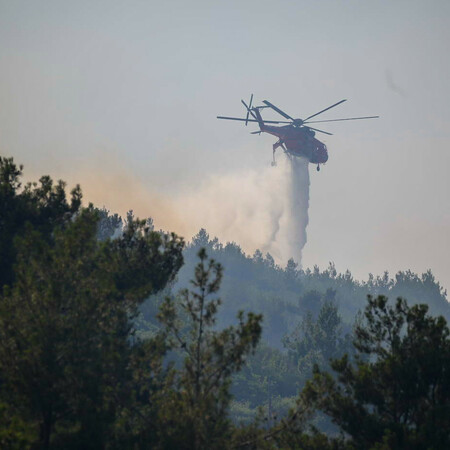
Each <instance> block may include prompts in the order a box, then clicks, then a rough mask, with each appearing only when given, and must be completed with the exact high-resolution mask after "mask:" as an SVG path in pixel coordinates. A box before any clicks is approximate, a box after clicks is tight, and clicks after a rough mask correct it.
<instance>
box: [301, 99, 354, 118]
mask: <svg viewBox="0 0 450 450" xmlns="http://www.w3.org/2000/svg"><path fill="white" fill-rule="evenodd" d="M346 101H347V99H344V100H341V101H340V102H337V103H335V104H334V105H331V106H329V107H328V108H325V109H322V111H319V112H317V113H315V114H313V115H312V116H309V117H307V118H306V119H303V122H305V121H307V120H308V119H311V118H313V117H316V116H318V115H319V114H322V113H323V112H325V111H328V110H329V109H331V108H334V107H335V106H337V105H340V104H341V103H344V102H346Z"/></svg>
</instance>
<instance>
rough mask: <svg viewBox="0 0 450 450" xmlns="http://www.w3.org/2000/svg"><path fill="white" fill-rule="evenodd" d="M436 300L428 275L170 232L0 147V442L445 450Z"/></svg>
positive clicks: (449, 373)
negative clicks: (312, 261)
mask: <svg viewBox="0 0 450 450" xmlns="http://www.w3.org/2000/svg"><path fill="white" fill-rule="evenodd" d="M405 299H407V300H405ZM449 308H450V307H449V304H448V302H447V298H446V292H444V291H443V289H442V288H441V286H440V285H439V283H438V282H437V281H436V280H435V279H434V277H433V275H432V273H431V272H430V271H428V272H426V273H425V274H422V275H420V276H419V275H416V274H414V273H412V272H410V271H406V272H399V273H397V274H396V275H395V276H394V277H390V276H389V274H387V273H385V274H383V275H382V276H372V275H371V276H369V279H368V280H367V281H357V280H355V279H354V278H353V277H352V275H351V273H350V272H349V271H347V272H346V273H344V274H338V273H337V272H336V270H335V268H334V266H333V264H332V263H330V265H329V267H328V268H327V269H325V270H320V269H319V268H317V267H314V268H313V270H309V269H305V270H300V269H299V268H298V267H297V266H296V264H295V263H294V262H293V261H292V260H291V261H289V263H288V264H287V266H286V267H285V268H280V267H278V266H277V265H276V264H275V263H274V260H273V258H272V257H271V256H270V255H268V254H267V255H262V254H261V252H259V251H256V252H255V254H254V255H252V256H249V255H245V254H244V252H243V251H242V250H241V248H240V247H239V246H238V245H237V244H235V243H227V244H222V243H220V242H219V240H218V239H216V238H213V239H211V238H210V237H209V235H208V233H207V232H206V231H205V230H203V229H202V230H200V232H199V233H198V234H197V235H196V236H195V237H194V238H193V239H192V241H191V242H189V243H187V244H186V243H185V241H184V240H183V239H182V238H180V237H178V236H176V235H175V234H173V233H167V232H163V231H157V230H155V229H154V226H153V222H152V220H151V219H146V220H139V219H137V218H135V217H134V216H133V214H132V212H130V213H129V214H128V215H127V217H126V218H120V217H119V216H117V215H115V214H110V213H109V212H108V211H106V210H104V209H99V208H97V207H95V206H94V205H87V206H83V204H82V191H81V188H80V187H78V186H77V187H75V188H74V189H72V191H71V192H70V195H69V196H68V195H67V192H66V186H65V184H64V183H63V182H62V181H59V182H56V183H55V182H54V181H53V180H52V179H51V178H50V177H48V176H43V177H42V178H41V179H40V180H39V182H36V183H28V184H25V185H23V184H22V167H19V166H17V165H16V164H15V163H14V161H13V160H12V159H10V158H3V157H1V158H0V447H1V448H5V449H22V448H30V449H78V448H85V449H90V448H92V449H103V448H104V449H124V448H126V449H128V448H132V449H147V448H167V449H170V448H180V449H182V448H186V449H191V448H192V449H213V448H217V449H222V448H258V449H259V448H317V449H319V448H321V449H322V448H330V449H331V448H334V449H336V448H348V449H350V448H352V449H353V448H405V449H406V448H408V449H410V448H448V447H449V446H450V431H449V430H450V381H449V380H450V331H449V328H448V324H447V321H448V320H449V319H450V309H449Z"/></svg>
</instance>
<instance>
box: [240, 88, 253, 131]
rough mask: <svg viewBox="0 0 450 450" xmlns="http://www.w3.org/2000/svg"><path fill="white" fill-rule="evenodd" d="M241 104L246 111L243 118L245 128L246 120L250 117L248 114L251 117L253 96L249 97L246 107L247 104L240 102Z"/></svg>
mask: <svg viewBox="0 0 450 450" xmlns="http://www.w3.org/2000/svg"><path fill="white" fill-rule="evenodd" d="M241 102H242V104H243V105H244V106H245V108H246V109H247V116H246V117H245V126H247V124H248V118H249V116H250V114H251V115H252V117H254V116H253V113H252V102H253V94H252V95H251V97H250V103H249V104H248V105H247V103H245V102H244V100H241Z"/></svg>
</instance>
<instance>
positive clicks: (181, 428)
mask: <svg viewBox="0 0 450 450" xmlns="http://www.w3.org/2000/svg"><path fill="white" fill-rule="evenodd" d="M198 257H199V259H200V261H199V263H198V264H197V266H196V269H195V277H194V279H193V280H192V281H191V285H192V288H191V289H190V290H187V289H186V290H183V291H182V292H181V293H180V297H179V299H178V300H179V301H177V300H174V299H171V298H167V299H166V301H165V303H164V304H163V305H162V307H161V312H160V315H159V319H160V321H161V322H162V324H163V326H164V333H165V334H166V335H167V336H168V338H169V339H171V342H172V348H174V349H177V350H178V351H179V352H181V354H182V355H183V358H184V360H183V363H182V367H181V368H180V369H178V370H174V387H175V389H174V390H173V391H172V393H171V398H170V399H168V401H166V403H165V405H164V409H163V410H162V411H161V416H160V419H161V420H162V423H161V426H162V429H163V430H165V431H164V434H165V442H164V445H163V446H164V448H179V449H183V448H185V449H223V448H228V447H229V444H230V439H231V432H232V426H231V422H230V420H229V418H228V409H229V404H230V400H231V396H230V393H229V389H230V384H231V377H232V375H233V374H234V373H235V372H238V371H239V370H240V369H241V367H242V365H243V364H244V363H245V360H246V357H247V355H248V354H249V353H250V352H252V351H253V350H254V349H255V347H256V345H257V343H258V341H259V338H260V336H261V321H262V316H260V315H255V314H252V313H248V314H247V317H244V314H243V313H242V312H239V313H238V324H237V326H229V327H227V328H225V329H222V330H220V331H216V330H215V329H214V325H215V323H216V316H217V309H218V307H219V306H220V303H221V301H220V299H219V298H217V297H216V296H215V294H217V292H218V290H219V288H220V282H221V279H222V266H221V265H220V264H218V263H216V262H215V261H214V260H212V259H209V258H208V257H207V255H206V252H205V250H204V249H202V250H200V252H199V253H198Z"/></svg>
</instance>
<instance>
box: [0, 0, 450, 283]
mask: <svg viewBox="0 0 450 450" xmlns="http://www.w3.org/2000/svg"><path fill="white" fill-rule="evenodd" d="M449 43H450V2H449V1H448V0H447V1H445V0H443V1H411V0H409V1H393V0H389V1H387V0H386V1H370V2H362V1H360V0H358V1H356V0H354V1H336V0H334V1H327V0H321V1H315V2H312V1H301V0H295V1H283V0H282V1H277V2H275V1H273V0H271V1H265V0H259V1H242V0H241V1H227V2H216V1H211V0H208V1H199V0H196V1H195V0H194V1H190V2H186V1H167V2H161V1H127V2H125V1H122V2H119V1H112V0H108V1H72V2H67V1H66V2H64V1H30V0H28V1H17V0H15V1H11V0H8V1H4V0H0V153H1V154H2V155H5V156H6V155H10V156H14V157H15V159H16V160H17V161H18V162H22V163H24V164H25V173H26V174H27V177H28V178H31V177H37V176H38V175H41V174H43V173H50V174H51V175H53V176H55V177H57V178H63V179H65V180H68V181H69V182H70V183H71V184H74V183H76V182H81V183H82V186H84V191H85V193H86V197H87V198H88V199H92V200H95V201H96V203H97V204H99V205H100V206H101V205H105V206H107V207H108V208H110V209H113V210H118V211H119V212H122V213H123V211H124V209H135V210H136V212H138V213H139V214H140V215H141V216H142V215H152V216H154V217H155V220H156V223H157V225H158V224H159V225H160V226H164V227H170V228H172V229H174V230H175V231H179V232H181V233H182V234H183V233H184V234H186V237H188V238H189V237H190V236H188V235H187V234H189V233H190V232H194V231H192V230H195V228H196V227H197V226H198V225H199V224H203V225H204V226H206V227H207V228H209V229H210V230H211V233H212V234H220V233H221V231H223V233H222V236H219V237H222V238H223V239H233V240H235V241H237V242H238V243H240V244H241V245H242V246H243V247H244V248H245V249H247V250H249V251H253V250H254V249H252V246H256V245H257V244H258V239H257V238H256V237H255V235H257V233H258V232H259V231H260V230H259V229H257V228H258V225H259V224H261V229H262V228H264V227H263V225H264V223H265V221H266V220H268V213H267V211H266V210H270V208H272V209H273V208H275V207H276V204H277V199H278V198H279V197H280V196H282V195H283V190H282V189H281V188H280V189H278V188H277V186H279V185H280V184H277V183H281V184H282V180H280V178H282V176H281V174H282V171H281V169H279V168H275V169H272V168H270V166H269V165H270V160H271V148H272V147H271V145H272V143H273V142H274V138H273V137H270V136H261V137H258V136H252V135H250V134H249V131H252V130H253V128H250V127H248V128H245V127H244V126H242V125H241V124H239V123H233V122H225V121H219V120H217V119H216V118H215V117H216V115H218V114H222V115H239V114H243V108H242V106H241V104H240V99H241V98H245V99H248V98H249V96H250V94H251V93H254V94H255V100H257V101H258V102H260V101H262V100H263V99H268V100H270V101H272V102H273V103H275V104H276V105H278V106H280V107H281V108H282V109H284V110H285V111H286V112H288V113H289V114H291V115H293V116H296V117H305V116H307V115H310V114H312V113H314V112H316V111H318V110H320V109H323V108H324V107H326V106H328V105H330V104H332V103H335V102H337V101H338V100H341V99H343V98H347V99H348V102H347V103H345V104H343V105H341V106H339V107H337V108H336V109H335V110H332V111H329V112H327V113H325V114H324V115H323V116H321V118H323V119H326V118H335V117H346V116H354V115H373V114H379V115H380V116H382V117H381V119H379V120H368V121H359V122H343V123H336V124H327V126H326V127H325V125H323V126H322V128H324V129H325V130H328V131H330V132H332V133H335V134H334V136H325V138H324V139H323V141H324V142H325V143H326V144H327V146H328V150H329V155H330V158H329V162H328V163H327V164H326V166H325V167H324V168H323V170H322V171H321V172H320V173H317V172H316V171H315V170H314V167H313V166H311V167H310V169H311V191H310V209H309V226H308V242H307V244H306V246H305V249H304V255H303V264H304V266H312V265H314V264H318V265H319V266H321V267H322V268H323V267H325V266H326V265H327V264H328V261H334V262H335V263H336V266H337V269H338V270H341V271H343V270H345V269H347V268H349V269H350V270H351V271H352V272H353V273H354V274H355V275H356V276H357V277H359V278H366V277H367V274H368V273H369V272H373V273H375V274H380V273H381V272H382V271H383V270H384V269H388V270H390V271H391V272H392V273H395V272H396V271H397V270H405V269H412V270H414V271H416V272H423V271H425V270H426V269H428V268H431V269H432V270H433V272H434V274H435V275H436V276H437V278H438V280H439V281H441V283H442V284H443V285H444V287H450V271H449V264H448V261H449V253H450V245H449V243H450V239H449V229H450V206H449V200H448V196H449V194H450V189H449V187H450V181H449V176H448V171H449V166H450V164H449V163H450V156H449V151H450V131H449V127H448V123H449V121H450V106H449V105H450V95H449V81H448V80H449V72H450V58H449V45H450V44H449ZM273 170H275V171H276V170H279V172H275V175H274V173H273V172H270V171H273ZM224 214H225V216H226V217H225V218H224V219H223V215H224ZM225 219H226V220H227V221H229V223H230V226H229V227H227V228H226V229H225V228H224V226H223V221H224V220H225ZM235 219H236V220H235ZM252 239H253V240H252ZM261 239H262V238H261Z"/></svg>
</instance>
